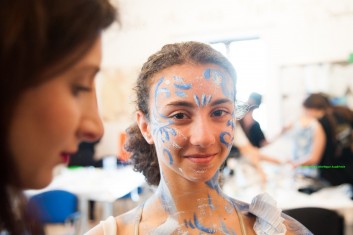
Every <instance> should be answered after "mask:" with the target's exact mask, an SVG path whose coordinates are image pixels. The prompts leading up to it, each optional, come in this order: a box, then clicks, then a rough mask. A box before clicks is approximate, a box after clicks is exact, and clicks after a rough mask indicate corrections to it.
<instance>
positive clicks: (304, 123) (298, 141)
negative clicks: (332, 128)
mask: <svg viewBox="0 0 353 235" xmlns="http://www.w3.org/2000/svg"><path fill="white" fill-rule="evenodd" d="M303 108H304V109H303V111H304V112H303V114H302V115H301V116H300V118H299V120H297V121H296V122H294V123H293V124H291V125H288V126H287V127H286V130H285V132H287V134H288V135H289V136H290V137H291V138H292V139H293V145H292V146H293V148H292V149H293V151H292V154H293V155H292V159H290V163H291V164H292V165H293V167H295V168H296V173H297V174H299V175H303V176H307V177H310V178H317V177H318V171H317V169H316V168H315V167H314V168H304V167H298V166H302V165H316V164H317V163H318V162H319V161H320V159H321V157H322V154H323V152H324V149H325V144H326V136H325V132H324V129H323V127H322V126H321V125H320V122H319V121H318V120H317V119H316V118H315V117H313V116H312V115H311V113H310V109H307V108H306V107H303Z"/></svg>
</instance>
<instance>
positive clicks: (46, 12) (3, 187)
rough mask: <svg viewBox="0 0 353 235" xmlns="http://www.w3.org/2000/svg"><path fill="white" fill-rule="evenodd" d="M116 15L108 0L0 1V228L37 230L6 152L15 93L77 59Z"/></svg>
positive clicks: (15, 234)
mask: <svg viewBox="0 0 353 235" xmlns="http://www.w3.org/2000/svg"><path fill="white" fill-rule="evenodd" d="M117 16H118V14H117V11H116V9H115V8H114V7H113V6H112V5H111V4H110V3H109V1H108V0H26V1H22V0H1V1H0V19H1V20H0V71H1V78H0V89H1V90H0V94H1V98H0V108H1V110H2V115H0V119H1V121H0V129H1V134H0V136H1V139H0V143H1V150H0V151H1V152H0V162H1V164H0V208H1V209H0V232H1V231H3V230H5V231H7V232H9V233H10V234H11V235H19V234H25V231H26V232H28V233H29V234H38V233H39V232H38V231H34V230H31V227H30V222H28V221H29V219H28V218H25V217H24V216H25V215H24V214H25V213H24V212H23V211H24V206H25V202H24V201H25V200H24V196H23V194H22V188H21V186H20V182H19V179H18V176H17V174H16V169H15V163H14V162H13V157H12V155H11V152H10V150H9V143H8V141H9V140H8V139H9V138H8V136H9V131H10V130H9V126H10V123H11V120H12V118H13V111H14V108H15V106H16V104H17V102H18V99H19V97H20V96H21V94H22V93H23V92H24V91H26V90H27V89H29V88H30V87H34V86H37V85H39V84H41V83H43V82H46V81H48V79H50V78H52V77H53V76H55V75H57V74H60V73H61V72H62V71H64V70H66V69H68V68H69V67H70V66H72V65H73V64H74V63H76V62H77V61H78V60H79V59H81V58H82V57H83V56H84V55H85V53H86V52H87V51H88V50H89V49H90V48H91V47H92V46H93V44H94V42H95V41H96V40H97V38H98V37H99V35H100V34H101V32H102V30H103V29H105V28H107V27H108V26H109V25H110V24H112V23H113V22H114V21H116V20H117V21H118V19H117V18H118V17H117ZM18 202H21V203H20V204H16V203H18ZM15 204H16V205H15ZM21 208H22V209H21Z"/></svg>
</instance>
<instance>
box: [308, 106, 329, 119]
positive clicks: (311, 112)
mask: <svg viewBox="0 0 353 235" xmlns="http://www.w3.org/2000/svg"><path fill="white" fill-rule="evenodd" d="M304 114H305V115H306V116H308V117H311V118H321V117H322V116H323V115H324V114H325V111H324V110H321V109H315V108H304Z"/></svg>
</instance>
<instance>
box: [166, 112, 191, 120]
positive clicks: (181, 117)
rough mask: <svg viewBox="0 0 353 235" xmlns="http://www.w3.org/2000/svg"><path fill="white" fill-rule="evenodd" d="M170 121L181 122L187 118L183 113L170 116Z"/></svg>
mask: <svg viewBox="0 0 353 235" xmlns="http://www.w3.org/2000/svg"><path fill="white" fill-rule="evenodd" d="M170 118H172V119H177V120H183V119H187V118H188V116H187V115H186V114H185V113H175V114H172V115H171V116H170Z"/></svg>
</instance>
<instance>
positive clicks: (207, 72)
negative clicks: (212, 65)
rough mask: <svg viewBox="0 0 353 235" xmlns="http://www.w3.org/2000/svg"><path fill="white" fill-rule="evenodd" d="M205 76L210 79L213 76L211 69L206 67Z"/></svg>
mask: <svg viewBox="0 0 353 235" xmlns="http://www.w3.org/2000/svg"><path fill="white" fill-rule="evenodd" d="M203 77H204V78H206V79H210V77H211V69H205V71H204V72H203Z"/></svg>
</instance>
